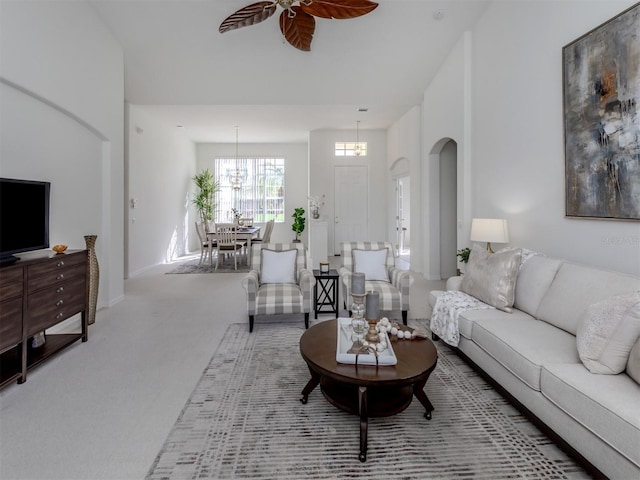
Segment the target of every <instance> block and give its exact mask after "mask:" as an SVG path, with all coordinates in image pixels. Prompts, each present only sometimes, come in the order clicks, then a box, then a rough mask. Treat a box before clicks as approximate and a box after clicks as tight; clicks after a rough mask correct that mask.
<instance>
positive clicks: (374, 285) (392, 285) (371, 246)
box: [340, 242, 413, 325]
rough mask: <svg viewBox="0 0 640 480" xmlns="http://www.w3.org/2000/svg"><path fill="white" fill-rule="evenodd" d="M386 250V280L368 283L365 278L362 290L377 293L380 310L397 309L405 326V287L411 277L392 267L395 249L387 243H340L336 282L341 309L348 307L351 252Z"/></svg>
mask: <svg viewBox="0 0 640 480" xmlns="http://www.w3.org/2000/svg"><path fill="white" fill-rule="evenodd" d="M385 248H386V249H387V255H386V270H387V274H388V275H389V281H388V282H385V281H383V280H369V279H367V278H366V277H365V291H367V292H369V291H371V290H374V291H376V292H378V293H379V294H380V310H384V311H391V310H396V311H397V310H399V311H401V312H402V322H403V323H404V324H405V325H406V324H407V313H408V311H409V287H410V286H411V284H412V283H413V277H412V276H411V272H409V271H408V270H400V269H398V268H396V266H395V265H396V264H395V250H394V248H393V245H392V244H391V243H389V242H345V243H341V244H340V250H341V261H342V264H341V267H340V280H341V283H342V291H343V292H344V297H343V298H344V302H345V308H346V309H349V310H350V306H351V301H352V300H351V273H353V265H354V261H353V254H352V250H384V249H385Z"/></svg>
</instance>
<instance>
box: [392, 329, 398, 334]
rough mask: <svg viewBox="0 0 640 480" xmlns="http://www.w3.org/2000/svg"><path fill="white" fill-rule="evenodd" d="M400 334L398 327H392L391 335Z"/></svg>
mask: <svg viewBox="0 0 640 480" xmlns="http://www.w3.org/2000/svg"><path fill="white" fill-rule="evenodd" d="M397 334H398V329H397V328H396V327H392V328H391V335H397Z"/></svg>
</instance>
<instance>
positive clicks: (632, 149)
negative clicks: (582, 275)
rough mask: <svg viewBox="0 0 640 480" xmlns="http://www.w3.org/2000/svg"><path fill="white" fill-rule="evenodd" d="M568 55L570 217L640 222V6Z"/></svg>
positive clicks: (578, 42) (598, 30) (565, 56)
mask: <svg viewBox="0 0 640 480" xmlns="http://www.w3.org/2000/svg"><path fill="white" fill-rule="evenodd" d="M562 54H563V55H562V58H563V82H564V83H563V89H564V141H565V191H566V193H565V195H566V216H567V217H585V218H603V219H618V220H640V105H639V103H640V4H636V5H634V6H633V7H631V8H629V9H627V10H625V11H624V12H622V13H621V14H619V15H617V16H616V17H614V18H612V19H611V20H609V21H607V22H606V23H604V24H602V25H600V26H599V27H597V28H595V29H594V30H592V31H590V32H588V33H586V34H585V35H583V36H582V37H580V38H578V39H577V40H575V41H573V42H571V43H570V44H568V45H566V46H565V47H564V48H563V49H562Z"/></svg>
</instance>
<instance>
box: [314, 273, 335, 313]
mask: <svg viewBox="0 0 640 480" xmlns="http://www.w3.org/2000/svg"><path fill="white" fill-rule="evenodd" d="M313 276H314V277H316V284H315V286H314V287H313V296H314V308H313V309H314V310H315V317H314V318H318V313H335V315H336V317H337V316H338V292H339V291H340V290H339V289H340V285H339V283H340V282H339V280H338V279H339V278H340V275H339V274H338V271H337V270H329V273H320V270H316V269H314V270H313ZM318 287H320V288H318ZM322 307H329V310H323V309H322Z"/></svg>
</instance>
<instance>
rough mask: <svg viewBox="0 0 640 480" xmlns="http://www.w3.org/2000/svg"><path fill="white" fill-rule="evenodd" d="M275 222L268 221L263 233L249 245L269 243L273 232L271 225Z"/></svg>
mask: <svg viewBox="0 0 640 480" xmlns="http://www.w3.org/2000/svg"><path fill="white" fill-rule="evenodd" d="M274 222H275V220H269V221H268V222H267V224H266V225H265V227H264V233H263V234H262V237H260V238H254V239H253V240H251V243H252V244H253V243H260V242H262V243H269V242H270V241H271V232H272V231H273V224H274Z"/></svg>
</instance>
